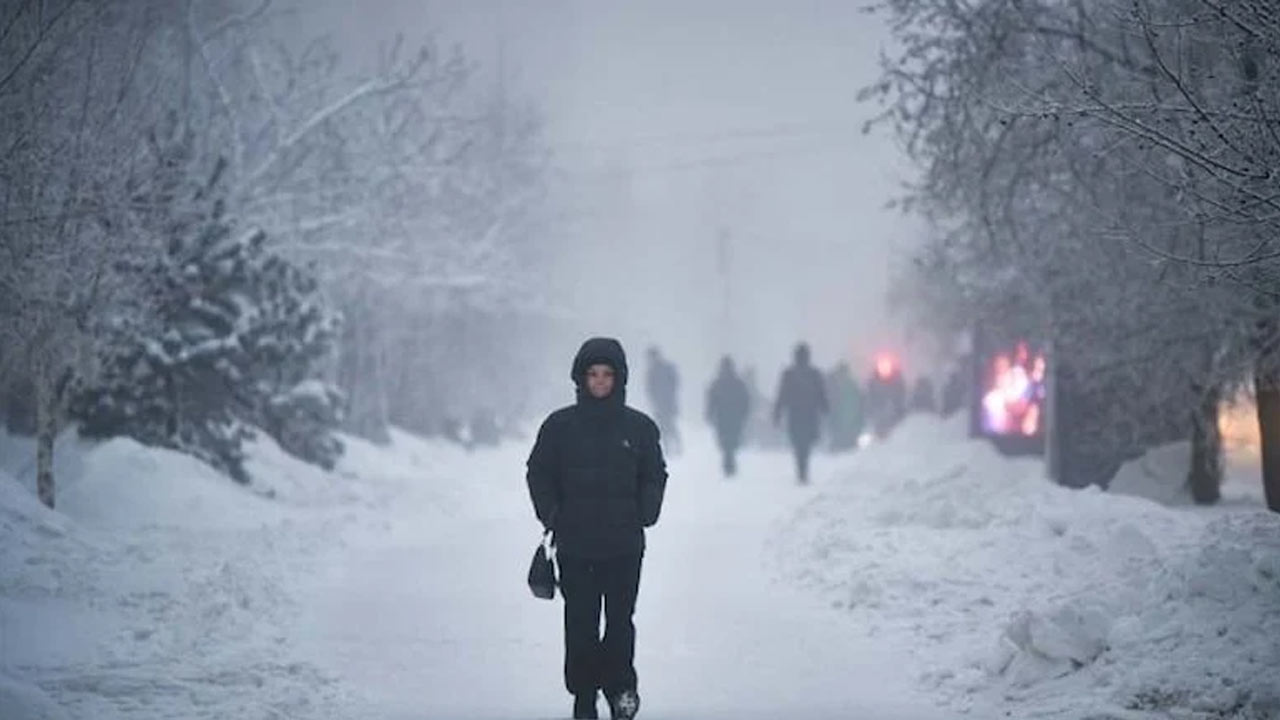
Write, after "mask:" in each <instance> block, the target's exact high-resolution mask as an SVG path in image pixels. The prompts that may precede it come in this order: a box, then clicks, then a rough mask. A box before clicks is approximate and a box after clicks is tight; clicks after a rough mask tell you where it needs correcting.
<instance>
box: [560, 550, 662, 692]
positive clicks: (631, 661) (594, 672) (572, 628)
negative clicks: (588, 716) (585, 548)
mask: <svg viewBox="0 0 1280 720" xmlns="http://www.w3.org/2000/svg"><path fill="white" fill-rule="evenodd" d="M641 558H642V556H641V555H624V556H622V557H615V558H608V559H603V560H588V559H585V558H574V557H565V556H563V555H558V556H557V558H556V559H557V561H558V562H557V564H558V565H559V569H560V592H561V594H563V595H564V685H565V688H566V689H567V690H568V691H569V692H570V693H572V694H574V695H581V694H592V693H594V692H595V691H596V690H597V689H602V690H604V691H605V693H606V694H607V695H614V694H616V693H618V692H621V691H622V690H635V689H636V668H635V654H636V627H635V623H634V622H632V616H633V615H634V614H635V611H636V596H637V595H639V593H640V562H641ZM602 607H603V609H604V620H605V629H604V636H603V637H602V636H601V635H600V611H601V608H602Z"/></svg>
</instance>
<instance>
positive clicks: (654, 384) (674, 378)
mask: <svg viewBox="0 0 1280 720" xmlns="http://www.w3.org/2000/svg"><path fill="white" fill-rule="evenodd" d="M645 389H646V390H647V391H648V393H649V403H650V404H651V405H652V407H653V416H654V419H655V420H657V421H658V427H659V428H660V429H661V430H662V435H663V437H665V438H666V442H667V449H668V450H670V451H671V454H673V455H676V454H679V452H680V450H681V442H680V429H679V427H678V426H677V425H676V414H677V412H678V403H679V397H680V373H679V372H678V371H677V370H676V366H675V364H674V363H672V362H671V361H670V360H668V359H666V358H665V357H663V356H662V353H661V352H660V351H659V350H658V348H657V347H650V348H649V371H648V373H646V374H645Z"/></svg>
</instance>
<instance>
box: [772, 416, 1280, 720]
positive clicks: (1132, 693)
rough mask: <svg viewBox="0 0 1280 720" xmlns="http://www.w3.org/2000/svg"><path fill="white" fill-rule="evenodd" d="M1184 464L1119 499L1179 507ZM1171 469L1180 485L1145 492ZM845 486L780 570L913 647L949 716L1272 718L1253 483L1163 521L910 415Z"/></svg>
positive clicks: (1270, 614) (858, 620) (1279, 646)
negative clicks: (1158, 499)
mask: <svg viewBox="0 0 1280 720" xmlns="http://www.w3.org/2000/svg"><path fill="white" fill-rule="evenodd" d="M1176 454H1177V451H1176V448H1175V449H1174V450H1173V451H1160V452H1158V453H1156V454H1155V456H1156V457H1155V458H1154V460H1153V459H1151V458H1149V459H1147V460H1145V461H1143V462H1142V463H1140V465H1141V466H1142V467H1129V468H1126V469H1125V471H1124V473H1125V474H1126V475H1128V476H1129V479H1128V480H1127V481H1126V483H1122V484H1126V485H1127V487H1128V488H1129V489H1130V490H1135V491H1136V490H1139V489H1141V490H1143V491H1145V492H1147V493H1155V494H1160V495H1162V496H1164V497H1166V498H1169V499H1170V500H1174V499H1176V497H1177V496H1178V495H1179V493H1178V492H1177V491H1176V488H1177V487H1178V486H1179V485H1180V484H1181V478H1182V473H1183V472H1184V471H1183V470H1182V468H1184V467H1185V466H1177V465H1176V464H1170V463H1169V460H1170V456H1171V455H1173V456H1176ZM1175 459H1176V458H1175ZM1162 464H1163V465H1164V466H1165V467H1167V468H1169V469H1168V470H1167V474H1166V476H1165V480H1164V484H1167V485H1172V486H1173V488H1172V489H1169V488H1165V489H1163V490H1160V489H1159V488H1158V487H1157V486H1159V485H1160V484H1161V483H1158V482H1155V481H1153V480H1151V479H1150V473H1149V472H1148V471H1150V470H1151V468H1152V467H1160V466H1161V465H1162ZM1139 471H1142V472H1141V473H1139ZM839 472H840V476H838V477H836V478H833V479H832V481H831V482H830V483H829V484H828V486H827V488H826V491H825V492H824V493H823V494H822V495H821V496H819V497H818V498H815V499H814V500H813V501H812V502H811V503H809V504H808V505H806V506H805V507H803V508H802V509H801V510H800V511H799V512H798V513H797V514H796V515H795V516H794V518H793V520H792V521H791V522H790V523H789V524H788V525H787V526H786V529H785V530H784V531H783V532H781V533H780V537H781V538H783V542H782V544H781V547H779V548H778V552H777V553H776V555H775V558H776V559H777V560H778V561H779V562H781V563H785V564H786V566H787V572H785V573H784V574H785V575H786V576H788V577H791V578H793V579H795V580H796V581H797V582H799V583H800V584H801V585H803V586H805V587H809V588H811V589H813V590H816V591H817V592H818V593H819V594H820V595H822V596H823V597H825V598H827V599H828V601H829V602H830V603H831V604H832V606H833V607H836V608H839V609H840V610H841V611H842V612H843V613H844V614H845V615H846V616H847V618H848V621H849V622H851V623H853V624H856V625H858V626H861V627H863V628H865V629H866V630H867V631H868V632H869V633H871V634H872V635H873V636H877V637H892V638H895V641H894V644H899V643H901V644H903V645H904V646H906V647H910V648H911V650H912V653H913V656H914V657H913V662H912V667H913V668H914V669H915V670H916V671H917V672H918V673H919V675H918V679H919V681H920V682H921V684H922V686H923V687H925V688H927V689H929V690H930V694H932V695H934V696H935V697H937V698H938V699H939V700H941V701H942V702H944V703H945V704H946V705H947V706H949V707H952V708H955V709H959V710H967V711H971V712H972V714H973V715H974V716H976V717H992V716H995V715H996V714H1008V715H1011V716H1013V717H1063V718H1131V717H1132V718H1138V717H1143V718H1146V717H1158V718H1249V719H1254V718H1267V719H1274V718H1280V641H1277V640H1276V638H1277V637H1280V518H1277V517H1276V516H1275V515H1273V514H1268V513H1266V512H1263V511H1262V510H1261V508H1260V502H1259V500H1258V496H1259V495H1260V488H1257V484H1258V480H1257V479H1256V478H1257V475H1256V468H1255V469H1254V473H1255V474H1253V475H1252V477H1253V478H1254V479H1253V483H1252V484H1251V485H1246V484H1245V481H1244V475H1243V474H1240V475H1237V476H1236V477H1235V478H1233V479H1232V481H1231V482H1230V483H1228V488H1227V490H1228V492H1227V495H1228V500H1229V501H1228V502H1226V503H1224V505H1223V506H1220V507H1216V508H1210V509H1207V510H1205V509H1190V508H1183V509H1170V508H1167V507H1164V506H1162V505H1159V504H1156V503H1154V502H1151V501H1148V500H1145V499H1139V498H1134V497H1128V496H1123V495H1120V494H1116V493H1104V492H1102V491H1099V490H1097V489H1096V488H1095V489H1090V490H1086V491H1071V490H1067V489H1064V488H1059V487H1056V486H1054V485H1051V484H1049V483H1047V482H1046V481H1044V480H1043V479H1042V478H1041V475H1042V470H1041V467H1040V464H1039V463H1037V462H1032V461H1025V460H1024V461H1010V460H1008V459H1005V458H1002V457H1000V456H998V455H996V454H995V453H994V452H993V451H992V450H991V448H990V447H989V446H988V445H986V444H984V443H979V442H971V441H968V440H965V439H963V437H962V432H961V429H960V427H959V426H957V425H955V424H947V423H939V422H936V421H929V420H923V419H918V418H917V419H912V420H910V421H909V422H908V425H907V427H904V428H903V429H902V430H901V431H900V432H899V433H898V434H897V435H896V436H895V437H894V438H892V439H891V440H890V441H889V442H888V443H887V444H885V445H883V446H880V447H878V448H876V449H875V450H874V451H869V452H866V453H864V454H863V455H862V457H861V458H859V459H857V460H855V461H854V463H853V464H852V465H850V466H847V467H844V468H842V469H841V470H840V471H839ZM1135 474H1143V475H1144V476H1146V477H1147V478H1148V480H1147V481H1146V482H1138V481H1136V480H1135V479H1134V477H1133V476H1134V475H1135ZM1157 491H1159V492H1157Z"/></svg>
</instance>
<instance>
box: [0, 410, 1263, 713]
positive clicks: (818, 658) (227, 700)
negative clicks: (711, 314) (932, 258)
mask: <svg viewBox="0 0 1280 720" xmlns="http://www.w3.org/2000/svg"><path fill="white" fill-rule="evenodd" d="M686 435H687V436H690V439H689V441H688V444H689V448H690V449H689V450H688V452H687V454H686V455H684V456H681V457H679V458H675V459H673V460H672V462H671V473H672V478H671V482H670V486H669V490H668V497H667V504H666V507H665V509H664V512H663V517H662V520H661V522H660V523H659V525H658V526H657V528H655V529H654V530H653V531H652V532H651V533H650V536H649V550H648V553H647V555H646V558H645V569H644V578H643V582H642V587H641V594H640V602H639V606H638V611H637V617H636V624H637V627H638V633H639V636H638V645H637V668H638V671H639V675H640V684H641V685H640V692H641V696H642V698H643V704H642V709H641V714H640V717H641V718H642V719H643V718H653V719H655V720H658V719H661V718H735V719H736V718H798V719H800V720H803V719H805V718H845V717H864V718H887V719H893V718H900V719H902V720H907V719H911V720H917V719H918V720H932V719H934V718H938V719H941V718H955V717H960V716H964V715H966V714H967V715H968V716H970V717H983V718H986V717H1096V718H1102V717H1113V718H1131V717H1132V718H1138V717H1141V718H1147V717H1151V718H1157V717H1159V718H1167V717H1175V718H1182V717H1185V718H1210V717H1213V718H1231V717H1234V718H1245V719H1248V720H1253V719H1254V718H1280V704H1277V703H1280V693H1277V689H1278V688H1280V682H1277V680H1276V678H1277V677H1280V655H1278V653H1280V643H1276V642H1274V638H1275V637H1278V636H1280V635H1277V633H1278V632H1280V523H1277V520H1276V519H1275V518H1274V517H1273V516H1271V515H1268V514H1266V513H1263V512H1260V511H1258V510H1257V509H1256V506H1255V505H1250V504H1248V503H1241V504H1237V505H1232V506H1230V507H1228V508H1218V509H1215V510H1213V511H1201V510H1198V509H1170V508H1165V507H1161V506H1159V505H1156V504H1154V503H1152V502H1149V501H1147V500H1142V499H1135V498H1129V497H1122V496H1117V495H1114V494H1107V493H1102V492H1100V491H1083V492H1077V491H1069V490H1065V489H1061V488H1057V487H1054V486H1052V485H1050V484H1049V483H1048V482H1047V481H1045V480H1042V479H1040V477H1039V476H1040V470H1039V466H1038V463H1035V462H1031V461H1026V460H1022V461H1010V460H1007V459H1005V458H1001V457H999V456H998V455H996V454H995V453H994V452H993V451H991V450H990V449H989V448H988V447H987V446H985V445H982V444H980V443H973V442H969V441H967V440H964V439H962V438H961V437H960V430H959V428H957V427H956V426H954V425H949V424H944V423H938V422H932V421H925V420H920V419H911V420H909V421H908V423H907V424H906V426H904V427H903V428H902V429H901V430H900V431H899V432H898V433H897V434H895V436H894V437H893V438H891V439H890V441H888V442H886V443H883V444H878V445H873V446H872V447H871V448H868V449H866V450H864V451H862V452H860V453H857V454H854V455H850V456H840V457H832V456H827V455H819V456H818V457H817V458H816V459H815V468H816V481H815V483H814V484H813V485H812V486H809V487H798V486H796V485H795V483H794V481H792V480H791V469H790V462H789V459H788V458H787V457H786V456H785V455H783V454H780V453H768V452H747V453H746V454H745V455H744V457H743V458H742V460H741V462H742V467H743V468H744V470H743V474H742V475H741V476H740V477H739V478H737V479H735V480H732V481H725V480H722V479H721V478H720V477H719V474H718V471H717V470H716V466H717V464H718V463H717V460H716V458H715V456H714V453H713V452H712V450H711V445H710V440H709V438H708V437H707V435H706V434H705V433H699V432H697V431H695V430H694V429H692V428H690V429H687V430H686ZM343 441H344V443H345V445H346V447H347V452H346V455H345V456H344V457H343V459H342V461H341V462H340V464H339V466H338V468H337V469H336V470H335V471H333V472H325V471H322V470H319V469H317V468H314V467H312V466H309V465H306V464H303V463H301V462H299V461H297V460H295V459H293V458H291V457H289V456H288V455H287V454H285V453H284V452H282V451H281V450H280V449H279V448H278V447H276V446H275V445H274V443H271V442H270V441H268V440H265V439H264V440H260V441H258V442H256V443H255V444H253V445H252V447H251V448H250V453H249V456H250V459H249V469H250V471H251V472H252V473H253V474H254V477H255V478H257V479H256V480H255V483H254V484H253V485H251V486H249V487H243V486H239V485H236V484H235V483H233V482H232V481H230V480H229V479H227V478H225V477H223V476H221V475H219V474H218V473H217V472H216V471H214V470H212V469H210V468H209V467H208V466H206V465H204V464H203V463H200V462H199V461H197V460H194V459H191V458H189V457H186V456H183V455H180V454H178V453H173V452H170V451H165V450H158V449H154V448H146V447H142V446H140V445H138V444H137V443H134V442H132V441H128V440H112V441H109V442H105V443H89V442H84V441H80V440H77V439H75V437H74V436H73V435H70V434H68V435H65V436H64V437H63V438H61V439H60V441H59V445H58V452H57V455H56V459H55V463H56V467H57V470H58V473H59V475H58V477H59V483H60V485H59V491H60V492H59V506H58V509H57V510H56V511H50V510H48V509H46V508H44V507H43V506H41V505H40V504H39V503H38V502H36V500H35V499H34V497H33V494H32V492H31V485H32V477H31V476H32V472H31V463H30V458H33V457H34V451H33V450H32V448H31V447H30V443H29V441H24V440H16V439H13V438H7V437H0V568H3V572H0V718H3V719H4V720H28V719H29V718H30V719H35V718H51V719H54V718H56V719H57V720H64V719H65V720H73V719H79V718H103V719H105V720H112V719H115V718H130V719H132V718H231V717H235V718H304V719H305V718H334V719H337V718H375V719H382V718H387V719H398V718H459V719H467V718H516V717H525V718H552V717H566V716H567V715H568V713H567V710H568V708H569V704H570V703H569V699H570V698H569V696H568V695H567V694H566V693H565V692H564V689H563V686H562V681H561V662H562V658H561V637H560V632H561V625H560V623H561V620H560V612H561V607H562V606H561V604H560V601H559V600H557V601H555V602H545V601H539V600H536V599H534V598H533V597H532V596H531V595H530V594H529V592H528V590H527V588H526V587H525V586H524V573H525V570H526V569H527V566H528V561H529V556H530V554H531V553H532V551H533V548H534V545H535V543H536V542H537V539H538V535H539V532H538V526H537V524H536V522H535V521H534V520H533V517H532V512H531V510H530V509H529V504H528V495H527V491H526V489H525V486H524V480H523V469H524V468H523V461H524V458H525V455H526V453H527V450H528V448H527V447H524V446H523V445H520V444H513V445H509V446H505V447H503V448H499V449H496V450H479V451H476V452H474V453H468V452H466V451H465V450H463V449H462V448H459V447H457V446H454V445H450V444H447V443H443V442H437V441H427V440H422V439H419V438H415V437H413V436H411V435H408V434H406V433H402V432H393V433H392V442H391V443H390V444H389V445H388V446H385V447H381V446H375V445H372V444H370V443H367V442H364V441H361V440H359V439H356V438H350V437H344V438H343ZM601 707H602V710H603V703H602V704H601ZM606 716H607V713H606Z"/></svg>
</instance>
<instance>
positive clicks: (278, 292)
mask: <svg viewBox="0 0 1280 720" xmlns="http://www.w3.org/2000/svg"><path fill="white" fill-rule="evenodd" d="M218 177H219V173H217V172H215V175H214V178H215V179H214V181H211V182H210V183H209V185H208V186H206V187H207V188H208V187H213V186H214V185H215V184H216V179H217V178H218ZM204 195H205V193H197V200H199V199H200V197H202V196H204ZM189 218H190V219H189V220H187V221H183V220H181V219H178V216H177V215H176V214H175V216H174V219H173V222H171V223H168V224H167V227H166V232H168V233H169V234H170V238H169V242H168V246H167V248H166V251H165V252H164V253H163V254H162V255H160V256H159V257H158V258H156V259H155V260H153V261H152V262H151V263H149V264H145V265H144V266H142V267H140V268H137V269H136V272H137V274H138V277H139V280H140V281H141V282H143V283H144V284H145V285H146V286H147V287H148V288H149V293H148V302H147V306H146V307H143V308H140V312H136V313H130V314H129V315H127V316H123V317H121V318H118V319H117V320H116V321H115V322H114V323H113V324H112V327H111V328H110V333H109V334H110V341H109V342H108V343H106V347H107V350H106V352H105V357H104V358H103V368H102V373H101V380H100V381H99V382H98V383H96V384H95V386H94V387H92V388H89V389H87V390H86V391H85V392H83V393H81V397H80V398H79V400H78V402H77V403H76V404H75V407H74V408H73V411H74V413H75V415H77V416H78V417H79V418H80V419H81V421H82V424H81V432H82V433H83V434H85V435H87V436H91V437H109V436H115V435H128V436H132V437H134V438H136V439H138V440H140V441H141V442H144V443H147V444H151V445H159V446H164V447H172V448H175V449H177V450H180V451H183V452H188V453H191V454H193V455H195V456H197V457H200V458H202V459H204V460H206V461H208V462H210V463H211V464H213V465H214V466H215V467H218V468H220V469H222V470H224V471H225V472H227V473H228V474H229V475H231V476H232V477H233V478H235V479H236V480H237V481H240V482H248V480H249V476H248V473H247V471H246V470H245V468H244V453H243V442H244V440H246V439H248V438H250V437H252V434H253V430H252V428H253V427H254V426H258V427H261V428H262V429H264V430H265V431H267V432H268V433H269V434H270V435H272V436H273V437H275V438H276V439H277V440H278V441H279V442H280V444H281V446H282V447H284V448H285V449H286V450H287V451H289V452H292V453H294V454H296V455H298V456H299V457H302V458H303V459H305V460H308V461H310V462H314V463H316V464H319V465H322V466H324V467H332V465H333V463H334V461H335V460H336V459H337V457H338V455H339V454H340V453H341V450H342V446H341V444H340V443H339V442H338V440H337V439H336V438H335V437H334V435H333V432H334V430H335V429H336V427H337V425H338V422H339V420H340V408H341V396H340V394H339V393H338V392H337V391H336V390H335V389H333V388H332V387H331V386H330V385H328V384H326V383H324V382H322V381H321V380H319V379H317V377H316V376H317V369H318V368H317V366H318V364H319V361H320V360H321V359H322V358H324V357H325V356H326V354H327V353H328V352H329V350H330V347H331V345H332V341H333V337H334V334H335V332H334V326H335V324H336V323H335V319H334V318H333V317H332V316H331V315H330V314H329V313H327V312H326V311H325V309H324V306H323V304H322V302H321V300H320V296H319V293H318V290H317V287H316V281H315V279H314V276H313V275H312V274H311V273H309V272H307V271H305V270H303V269H301V268H299V267H297V266H294V265H291V264H290V263H289V262H287V261H286V260H284V259H283V258H281V257H280V256H278V255H276V254H275V253H272V252H270V251H269V250H268V248H267V247H266V246H265V243H266V235H265V233H263V232H262V231H260V230H250V231H247V232H246V231H240V232H237V231H236V229H235V228H234V227H233V224H232V223H231V222H230V220H228V219H227V218H226V213H225V208H224V205H223V203H222V202H221V200H218V201H215V202H213V203H212V207H211V208H210V209H209V211H208V212H207V213H206V214H205V215H204V217H199V214H198V213H196V214H193V215H191V216H189Z"/></svg>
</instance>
